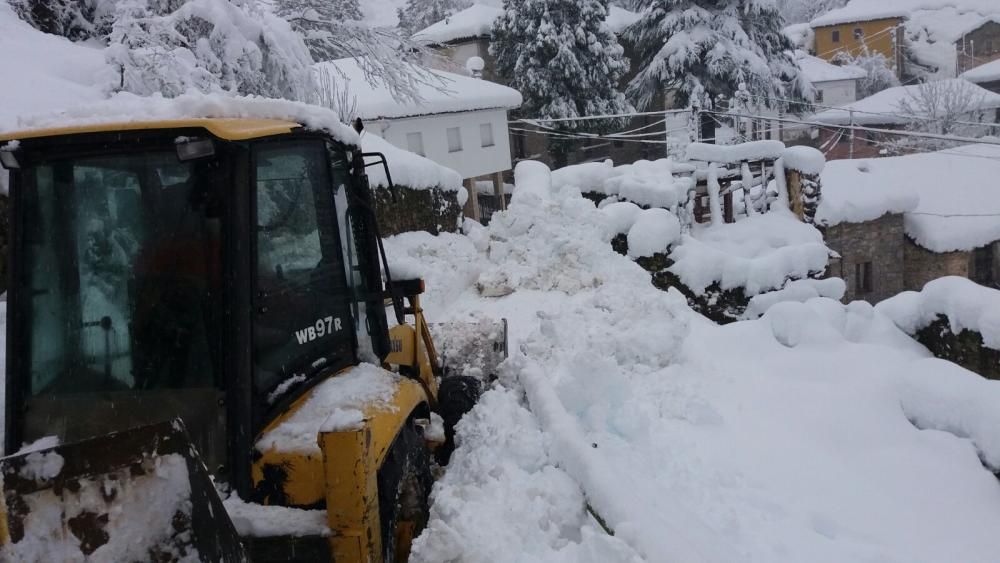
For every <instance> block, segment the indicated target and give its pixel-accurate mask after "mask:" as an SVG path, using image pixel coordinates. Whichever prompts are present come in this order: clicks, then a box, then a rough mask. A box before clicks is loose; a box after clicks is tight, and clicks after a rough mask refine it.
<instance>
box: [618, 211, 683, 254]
mask: <svg viewBox="0 0 1000 563" xmlns="http://www.w3.org/2000/svg"><path fill="white" fill-rule="evenodd" d="M680 238H681V224H680V221H678V220H677V216H676V215H674V214H673V213H671V212H669V211H667V210H666V209H660V208H653V209H646V210H644V211H640V212H639V214H638V215H637V216H636V219H635V224H633V225H632V228H631V229H629V231H628V255H629V258H642V257H646V256H652V255H654V254H657V253H661V252H662V253H665V252H666V251H667V250H668V249H669V248H670V247H671V246H673V245H674V244H675V243H676V242H677V241H678V240H680Z"/></svg>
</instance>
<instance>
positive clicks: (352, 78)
mask: <svg viewBox="0 0 1000 563" xmlns="http://www.w3.org/2000/svg"><path fill="white" fill-rule="evenodd" d="M318 66H319V68H321V69H323V68H325V69H327V71H328V72H330V75H331V76H332V78H333V80H331V82H332V84H333V85H334V87H336V88H338V89H339V90H341V93H338V94H335V96H336V97H341V96H343V91H344V90H346V94H347V98H348V100H347V103H348V105H353V106H354V107H353V108H349V109H348V110H343V111H342V113H344V112H347V113H350V115H349V116H346V115H345V116H344V117H347V118H348V119H353V118H354V117H360V118H361V119H362V120H363V121H364V124H365V128H366V131H369V132H372V133H374V134H376V135H378V136H379V137H382V138H383V139H385V140H386V141H388V142H389V143H391V144H392V145H395V146H396V147H399V148H402V149H404V150H407V151H409V152H412V153H415V154H418V155H420V156H424V157H427V158H428V159H430V160H431V161H433V162H436V163H438V164H440V165H442V166H445V167H447V168H450V169H452V170H455V171H456V172H458V173H459V174H460V175H461V177H462V179H463V181H464V183H465V186H466V189H467V190H468V192H469V193H470V194H475V193H478V188H479V186H480V185H481V184H480V183H481V182H484V181H488V182H491V183H492V184H493V186H494V193H496V194H498V193H500V191H501V190H502V189H503V180H502V175H503V174H504V173H505V172H508V171H510V170H511V166H512V164H511V153H510V143H509V133H508V129H507V112H508V111H509V110H512V109H516V108H517V107H519V106H520V105H521V94H520V93H518V92H517V91H516V90H513V89H511V88H507V87H506V86H502V85H500V84H496V83H493V82H488V81H486V80H480V79H477V78H472V77H469V76H462V75H460V74H454V73H450V72H444V71H433V75H434V77H435V78H436V79H437V80H438V82H436V83H428V84H423V85H420V86H419V87H418V91H417V95H418V96H419V97H420V101H419V102H416V101H412V100H409V101H406V100H397V99H395V98H394V97H393V95H392V93H391V92H390V91H389V90H388V89H387V88H386V87H385V86H384V85H383V84H380V83H378V82H376V83H375V84H372V83H371V82H369V81H368V80H366V78H365V76H364V73H363V72H362V70H361V68H360V67H359V66H358V64H357V61H356V60H355V59H340V60H336V61H332V62H329V63H320V65H318ZM478 200H479V198H477V197H470V198H469V199H468V203H467V205H466V213H467V214H468V215H469V216H470V217H473V218H475V219H477V220H479V219H481V218H483V213H482V212H481V210H480V207H479V201H478ZM498 203H500V207H503V203H502V201H500V202H498Z"/></svg>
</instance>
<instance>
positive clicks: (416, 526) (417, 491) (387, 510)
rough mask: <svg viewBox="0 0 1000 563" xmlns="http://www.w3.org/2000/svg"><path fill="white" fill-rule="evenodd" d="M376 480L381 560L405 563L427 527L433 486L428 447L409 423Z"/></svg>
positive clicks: (386, 562)
mask: <svg viewBox="0 0 1000 563" xmlns="http://www.w3.org/2000/svg"><path fill="white" fill-rule="evenodd" d="M377 478H378V506H379V515H380V519H381V523H382V560H383V561H384V562H385V563H390V562H392V561H397V562H400V563H405V562H406V560H407V559H408V558H409V555H410V543H411V542H412V540H413V539H414V538H416V537H417V536H418V535H420V532H421V531H423V529H424V527H426V526H427V520H428V518H429V515H430V499H429V497H430V493H431V485H432V484H433V477H432V476H431V465H430V455H429V454H428V452H427V446H426V445H425V444H424V439H423V437H422V436H421V435H420V433H419V432H418V431H417V429H416V428H415V427H414V425H413V423H412V422H411V423H407V425H406V426H404V427H403V429H402V430H400V432H399V435H398V436H396V440H395V441H394V442H393V443H392V446H391V447H390V448H389V452H388V454H386V458H385V461H384V462H383V463H382V467H380V468H379V470H378V476H377Z"/></svg>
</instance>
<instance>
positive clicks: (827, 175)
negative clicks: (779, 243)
mask: <svg viewBox="0 0 1000 563" xmlns="http://www.w3.org/2000/svg"><path fill="white" fill-rule="evenodd" d="M821 178H822V197H821V199H820V204H819V207H818V210H817V215H816V222H817V225H818V226H820V227H822V228H823V229H824V231H825V233H824V234H825V240H826V243H827V245H828V246H829V247H830V248H831V249H832V250H834V251H836V252H837V253H839V254H840V258H839V259H838V261H837V263H836V264H834V265H833V267H832V268H831V269H832V271H831V272H829V273H830V275H833V276H839V277H841V278H843V279H844V281H845V282H847V294H846V297H845V299H846V300H848V301H851V300H856V299H863V300H866V301H870V302H872V303H875V302H878V301H881V300H883V299H886V298H888V297H891V296H893V295H895V294H897V293H899V292H901V291H905V290H920V289H921V288H922V287H923V286H924V285H925V284H926V283H927V282H929V281H931V280H934V279H937V278H940V277H943V276H960V277H964V278H968V279H971V280H973V281H975V282H976V283H979V284H980V285H984V286H989V287H1000V190H998V189H997V188H996V181H997V178H1000V147H998V146H989V145H972V146H965V147H958V148H953V149H948V150H946V151H943V152H936V153H924V154H913V155H906V156H899V157H889V158H877V159H870V160H841V161H834V162H828V163H827V165H826V168H825V169H824V170H823V173H822V176H821Z"/></svg>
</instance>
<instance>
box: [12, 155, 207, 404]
mask: <svg viewBox="0 0 1000 563" xmlns="http://www.w3.org/2000/svg"><path fill="white" fill-rule="evenodd" d="M217 177H218V172H217V164H216V163H215V162H212V161H195V162H186V163H185V162H180V161H179V160H178V158H177V155H176V153H175V152H174V151H171V150H165V151H163V152H143V153H123V154H118V155H113V156H101V157H86V158H76V159H72V158H71V159H61V160H55V161H50V162H43V163H39V164H37V165H35V166H34V167H32V168H29V169H28V170H26V171H25V175H24V180H25V182H24V186H23V188H24V191H23V194H24V195H23V199H22V201H23V205H24V215H23V216H24V218H25V220H24V237H23V239H24V243H23V244H24V248H23V252H22V254H21V256H23V257H24V266H23V269H22V272H23V279H22V280H21V281H20V283H21V284H23V285H22V295H23V298H22V300H21V301H22V304H23V305H22V306H23V307H25V308H27V310H26V311H25V313H26V314H25V315H23V317H22V318H24V319H26V320H25V322H26V323H28V325H29V326H25V327H23V329H24V332H23V333H22V334H25V335H26V338H25V342H24V345H26V346H27V350H25V351H24V352H25V354H24V357H25V359H24V362H25V364H26V365H25V366H24V367H25V368H27V369H26V372H27V375H28V377H27V381H26V382H24V384H25V386H26V389H25V395H26V396H27V397H41V396H66V395H74V394H85V393H86V394H90V393H113V392H116V391H136V390H154V389H179V388H206V387H216V386H217V384H218V379H219V378H220V343H219V334H220V332H221V331H220V330H218V325H219V323H220V322H221V317H222V309H221V303H222V302H223V301H222V299H221V298H220V297H221V295H220V294H221V291H222V261H221V256H220V252H221V250H220V249H221V243H220V224H219V223H220V217H219V208H220V205H219V204H218V195H217V194H216V193H215V191H214V190H215V189H216V188H217V186H219V185H221V182H219V181H218V178H217Z"/></svg>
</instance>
